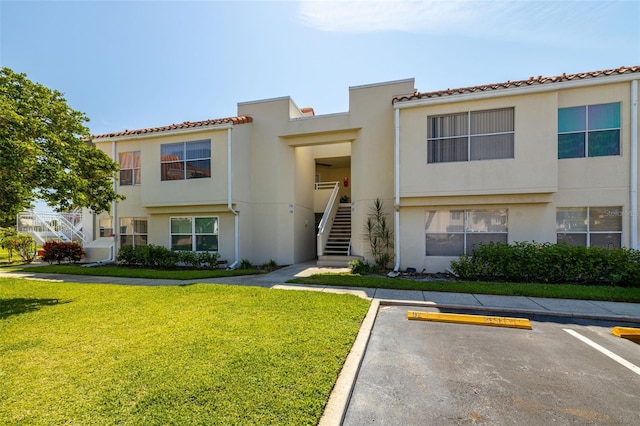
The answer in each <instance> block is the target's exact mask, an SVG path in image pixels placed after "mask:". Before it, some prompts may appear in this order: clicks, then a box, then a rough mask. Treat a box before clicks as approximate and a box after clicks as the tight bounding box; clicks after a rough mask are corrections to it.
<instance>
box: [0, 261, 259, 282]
mask: <svg viewBox="0 0 640 426" xmlns="http://www.w3.org/2000/svg"><path fill="white" fill-rule="evenodd" d="M11 272H30V273H33V272H35V273H47V274H68V275H87V276H100V277H118V278H148V279H170V280H198V279H205V278H220V277H236V276H242V275H255V274H263V273H264V272H265V271H261V270H258V269H145V268H129V267H121V266H113V265H105V266H94V267H90V268H88V267H84V266H81V265H68V264H67V265H38V266H27V267H24V268H21V269H15V268H14V269H12V270H11Z"/></svg>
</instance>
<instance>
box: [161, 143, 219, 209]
mask: <svg viewBox="0 0 640 426" xmlns="http://www.w3.org/2000/svg"><path fill="white" fill-rule="evenodd" d="M198 142H209V156H208V157H198V158H187V144H190V143H198ZM178 144H182V156H183V157H184V158H183V159H182V160H178V161H162V146H164V145H178ZM211 159H212V155H211V139H200V140H193V141H184V142H171V143H165V144H162V145H160V181H161V182H171V181H176V180H177V181H182V180H190V179H189V178H187V163H188V162H190V161H202V160H209V174H210V176H208V177H209V178H210V177H211V175H213V172H212V170H211V169H212V163H211ZM169 163H182V179H164V180H163V179H162V165H163V164H169ZM201 217H211V216H201Z"/></svg>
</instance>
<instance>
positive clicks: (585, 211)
mask: <svg viewBox="0 0 640 426" xmlns="http://www.w3.org/2000/svg"><path fill="white" fill-rule="evenodd" d="M556 236H557V241H558V242H559V243H560V242H564V243H567V244H571V245H574V246H585V247H592V246H593V247H603V248H620V247H621V243H622V207H620V206H618V207H560V208H558V209H556Z"/></svg>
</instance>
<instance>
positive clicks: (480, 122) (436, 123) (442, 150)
mask: <svg viewBox="0 0 640 426" xmlns="http://www.w3.org/2000/svg"><path fill="white" fill-rule="evenodd" d="M498 158H514V109H513V108H502V109H493V110H486V111H471V112H463V113H459V114H448V115H439V116H429V117H427V163H447V162H452V161H475V160H493V159H498Z"/></svg>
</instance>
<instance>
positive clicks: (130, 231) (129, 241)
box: [120, 217, 148, 247]
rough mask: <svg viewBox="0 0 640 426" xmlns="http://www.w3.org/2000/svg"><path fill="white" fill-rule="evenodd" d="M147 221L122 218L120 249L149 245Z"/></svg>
mask: <svg viewBox="0 0 640 426" xmlns="http://www.w3.org/2000/svg"><path fill="white" fill-rule="evenodd" d="M147 235H148V232H147V219H145V218H135V217H122V218H120V247H124V246H133V247H138V246H146V245H147Z"/></svg>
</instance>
